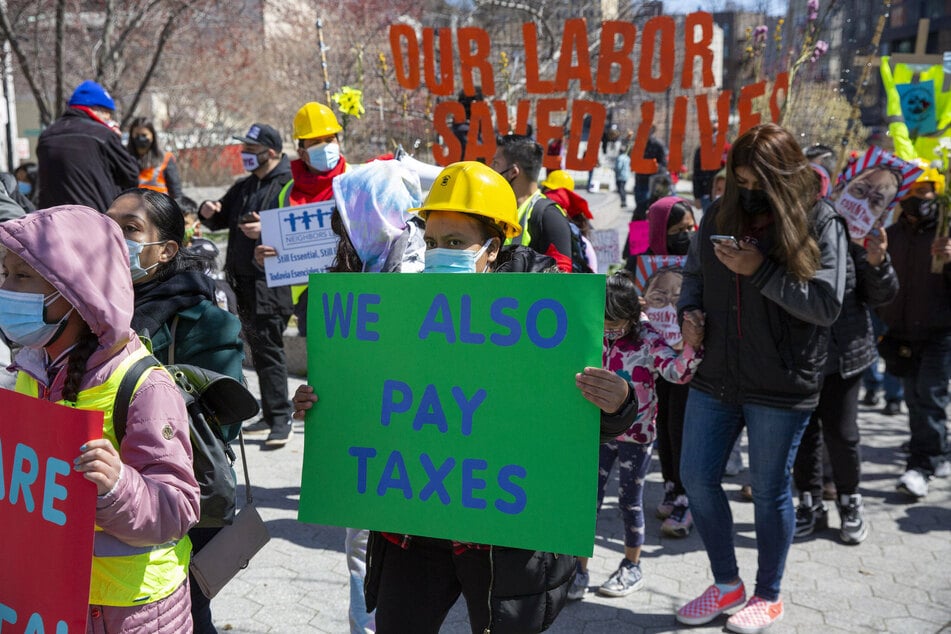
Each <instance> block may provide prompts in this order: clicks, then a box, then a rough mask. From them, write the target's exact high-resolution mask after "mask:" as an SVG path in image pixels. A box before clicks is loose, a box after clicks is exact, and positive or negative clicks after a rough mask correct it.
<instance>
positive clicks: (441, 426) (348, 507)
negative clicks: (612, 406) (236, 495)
mask: <svg viewBox="0 0 951 634" xmlns="http://www.w3.org/2000/svg"><path fill="white" fill-rule="evenodd" d="M309 288H310V292H309V298H310V299H309V302H310V303H309V305H308V325H307V332H308V337H307V353H308V377H309V382H310V383H311V384H312V385H313V386H314V388H315V391H316V392H317V394H318V396H319V399H320V400H319V402H318V403H317V405H316V406H315V407H314V409H312V410H311V411H310V412H309V414H308V417H307V422H306V430H305V434H304V443H305V445H304V469H303V476H302V482H301V499H300V512H299V519H300V520H301V521H305V522H314V523H320V524H333V525H338V526H352V527H356V528H370V529H374V530H382V531H389V532H394V533H407V534H411V535H425V536H429V537H442V538H447V539H454V540H457V541H463V542H475V543H482V544H494V545H501V546H513V547H520V548H528V549H533V550H546V551H551V552H558V553H567V554H576V555H590V554H591V552H592V548H593V543H594V525H595V506H596V492H597V471H598V468H597V464H598V428H599V422H600V412H599V411H598V409H597V408H596V407H595V406H594V405H592V404H591V403H589V402H588V401H586V400H585V399H584V398H583V397H582V396H581V392H580V391H579V390H578V389H577V387H576V386H575V378H574V377H575V374H576V373H577V372H580V371H581V370H582V369H583V368H584V367H585V366H596V367H601V337H602V329H603V325H604V276H602V275H559V274H499V275H496V274H484V275H452V274H427V275H374V274H366V273H358V274H344V273H340V274H331V275H326V274H325V275H312V276H311V277H310V287H309Z"/></svg>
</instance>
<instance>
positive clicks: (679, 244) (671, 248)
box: [667, 230, 691, 255]
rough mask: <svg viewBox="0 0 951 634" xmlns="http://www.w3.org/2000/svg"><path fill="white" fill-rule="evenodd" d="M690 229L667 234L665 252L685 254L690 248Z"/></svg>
mask: <svg viewBox="0 0 951 634" xmlns="http://www.w3.org/2000/svg"><path fill="white" fill-rule="evenodd" d="M690 233H691V232H690V231H686V230H684V231H678V232H677V233H674V234H667V253H669V254H670V255H687V251H689V250H690Z"/></svg>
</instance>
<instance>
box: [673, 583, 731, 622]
mask: <svg viewBox="0 0 951 634" xmlns="http://www.w3.org/2000/svg"><path fill="white" fill-rule="evenodd" d="M744 601H746V588H745V587H744V586H743V582H740V585H739V586H738V587H737V588H736V589H735V590H731V591H730V592H727V593H726V594H723V595H721V594H720V589H719V588H718V587H717V586H716V584H714V585H712V586H710V587H709V588H707V589H706V590H704V592H703V594H701V595H700V596H699V597H697V598H696V599H694V600H693V601H691V602H690V603H688V604H687V605H685V606H683V607H682V608H680V609H679V610H677V620H678V621H680V622H681V623H683V624H684V625H703V624H704V623H709V622H710V621H712V620H713V619H715V618H717V617H718V616H720V615H721V614H722V613H723V612H725V611H726V610H729V609H730V608H735V607H736V606H738V605H742V604H743V602H744Z"/></svg>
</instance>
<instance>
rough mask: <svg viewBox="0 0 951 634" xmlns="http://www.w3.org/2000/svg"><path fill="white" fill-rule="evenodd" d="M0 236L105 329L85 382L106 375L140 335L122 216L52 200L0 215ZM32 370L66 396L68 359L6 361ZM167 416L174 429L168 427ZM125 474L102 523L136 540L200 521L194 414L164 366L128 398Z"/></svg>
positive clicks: (105, 504)
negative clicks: (63, 362) (47, 205)
mask: <svg viewBox="0 0 951 634" xmlns="http://www.w3.org/2000/svg"><path fill="white" fill-rule="evenodd" d="M0 245H2V246H3V247H6V248H7V249H10V250H11V251H12V252H13V253H15V254H16V255H18V256H20V257H21V258H23V260H24V261H26V263H27V264H29V265H30V266H31V267H32V268H33V269H35V270H36V271H37V273H39V274H40V275H41V276H42V277H43V278H44V279H46V280H47V281H48V282H49V283H50V284H52V285H53V286H54V287H55V288H56V290H58V291H60V292H61V293H62V294H63V297H65V298H66V300H67V301H68V302H69V303H70V304H72V306H73V307H74V308H75V309H76V311H77V312H78V313H79V315H80V317H82V318H83V320H84V321H85V322H86V324H88V325H89V327H90V329H91V330H92V331H93V333H95V334H96V336H98V337H99V348H98V349H97V350H96V351H95V352H93V354H92V355H91V356H90V357H89V360H88V361H87V364H86V374H85V376H84V377H83V380H82V383H81V387H80V389H81V390H84V389H87V388H89V387H92V386H95V385H99V384H101V383H103V382H105V381H106V380H107V379H108V378H109V376H110V375H111V374H112V372H113V371H114V370H115V368H116V367H117V366H118V365H119V363H120V362H121V361H122V360H123V359H125V358H127V357H128V356H129V355H130V354H131V353H132V352H134V351H135V350H137V349H139V348H140V347H141V346H142V344H141V343H140V342H139V339H138V337H136V335H135V332H133V330H132V329H131V327H130V323H131V319H132V307H133V292H132V279H131V276H130V274H129V252H128V249H127V247H126V244H125V240H124V238H123V236H122V232H121V231H120V230H119V227H118V225H116V223H115V222H113V221H112V220H111V219H109V218H108V217H107V216H105V215H103V214H101V213H99V212H98V211H95V210H93V209H90V208H88V207H82V206H69V205H65V206H61V207H53V208H51V209H47V210H45V211H38V212H35V213H30V214H27V215H26V216H24V217H22V218H18V219H16V220H10V221H8V222H5V223H3V224H0ZM8 369H10V370H15V371H19V372H26V373H27V374H29V375H30V376H32V377H33V378H35V379H36V380H37V381H38V382H39V383H40V385H41V386H44V387H46V388H47V389H48V398H49V399H50V400H51V401H58V400H61V399H62V393H63V385H64V382H65V379H66V368H65V366H63V367H61V368H60V369H59V371H57V372H55V374H54V375H53V376H48V375H47V359H46V352H45V350H37V349H33V348H23V349H21V350H20V351H19V352H18V353H17V356H16V362H15V363H14V365H12V366H10V368H8ZM166 425H170V426H171V427H172V429H173V432H174V433H173V435H172V438H170V439H168V440H166V439H165V438H164V437H163V435H162V429H163V427H165V426H166ZM119 453H120V455H121V458H122V462H123V469H122V475H121V477H120V478H119V481H118V483H117V484H116V487H115V489H114V490H113V491H111V492H110V493H109V494H107V495H105V496H101V497H100V498H99V500H98V502H97V505H96V524H98V525H99V526H100V527H101V528H102V529H104V530H105V531H106V532H107V533H110V534H111V535H113V536H114V537H117V538H118V539H120V540H122V541H123V542H125V543H127V544H130V545H132V546H150V545H156V544H163V543H166V542H169V541H172V540H176V539H180V538H181V537H183V536H184V535H185V534H186V533H187V532H188V529H189V528H190V527H191V526H192V525H194V524H195V523H196V522H197V521H198V513H199V491H198V483H197V482H196V481H195V476H194V473H193V471H192V452H191V442H190V440H189V432H188V417H187V413H186V411H185V404H184V402H183V401H182V397H181V394H180V393H179V390H178V388H177V387H176V386H175V384H174V382H173V381H172V379H171V377H169V376H168V374H167V373H165V372H156V371H153V372H150V373H149V375H148V376H147V377H146V379H145V381H144V382H143V384H142V386H141V387H140V388H139V389H138V390H137V391H136V394H135V396H134V398H133V400H132V402H131V404H130V406H129V416H128V423H127V427H126V434H125V437H124V438H123V440H122V444H121V447H120V452H119Z"/></svg>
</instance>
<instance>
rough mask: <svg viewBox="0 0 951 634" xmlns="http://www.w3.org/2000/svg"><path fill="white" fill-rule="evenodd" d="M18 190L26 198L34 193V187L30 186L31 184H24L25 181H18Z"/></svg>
mask: <svg viewBox="0 0 951 634" xmlns="http://www.w3.org/2000/svg"><path fill="white" fill-rule="evenodd" d="M17 189H18V190H19V191H20V193H21V194H23V195H24V196H29V195H30V194H32V193H33V185H30V184H29V183H24V182H23V181H17Z"/></svg>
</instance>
